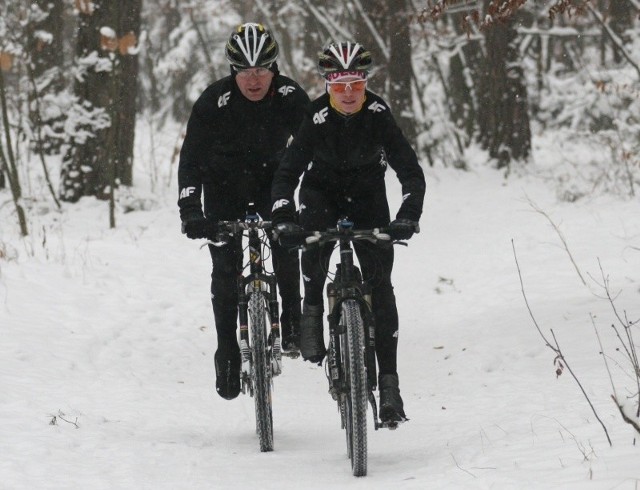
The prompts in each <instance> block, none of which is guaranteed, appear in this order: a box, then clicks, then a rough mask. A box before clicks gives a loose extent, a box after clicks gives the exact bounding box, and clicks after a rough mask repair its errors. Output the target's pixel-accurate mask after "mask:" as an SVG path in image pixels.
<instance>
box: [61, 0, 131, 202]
mask: <svg viewBox="0 0 640 490" xmlns="http://www.w3.org/2000/svg"><path fill="white" fill-rule="evenodd" d="M80 5H82V6H84V7H83V8H82V9H81V10H80V12H79V18H78V22H79V25H78V45H77V49H76V64H83V65H84V66H86V71H85V73H84V78H83V79H82V80H79V81H77V82H76V86H75V90H74V91H75V95H76V96H77V97H78V103H79V107H78V110H81V111H85V112H86V111H93V113H94V114H95V115H96V116H95V117H92V118H91V121H89V122H88V123H87V124H88V126H87V127H85V128H80V129H84V130H85V132H84V133H82V136H83V137H82V138H78V137H76V138H75V139H74V140H73V141H72V144H71V145H70V147H69V150H68V151H67V154H66V155H65V156H64V158H63V167H62V191H61V197H62V199H64V200H66V201H70V202H75V201H77V200H78V199H80V198H81V197H82V196H97V197H98V198H101V199H110V198H112V194H111V193H112V192H113V190H114V189H113V188H114V185H117V184H118V183H124V184H127V185H128V184H131V181H132V177H131V176H132V163H133V160H132V155H133V138H134V134H135V133H134V129H135V112H136V104H135V101H136V93H137V75H138V61H137V52H136V51H133V52H132V49H134V48H135V46H136V44H137V39H138V37H139V29H140V7H141V0H118V1H109V0H93V2H80ZM133 58H135V59H133ZM100 117H101V118H102V119H103V120H104V119H106V120H107V121H108V122H107V123H106V124H103V123H96V120H98V119H99V118H100ZM92 123H93V125H91V124H92ZM87 135H88V137H87Z"/></svg>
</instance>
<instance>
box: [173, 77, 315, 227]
mask: <svg viewBox="0 0 640 490" xmlns="http://www.w3.org/2000/svg"><path fill="white" fill-rule="evenodd" d="M308 104H309V97H308V96H307V94H306V92H305V91H304V90H303V89H302V88H301V87H300V86H299V85H298V84H297V83H296V82H294V81H293V80H291V79H290V78H287V77H285V76H283V75H276V76H274V78H273V82H272V85H271V89H270V91H269V93H268V94H267V96H266V97H265V98H264V99H262V100H261V101H258V102H252V101H250V100H248V99H246V98H245V97H244V96H243V95H242V94H241V93H240V90H239V89H238V86H237V84H236V82H235V80H234V79H233V77H232V76H228V77H225V78H222V79H220V80H218V81H217V82H215V83H213V84H212V85H210V86H209V87H208V88H207V89H206V90H205V91H204V92H203V93H202V95H201V96H200V98H199V99H198V100H197V101H196V103H195V104H194V106H193V109H192V112H191V116H190V117H189V122H188V124H187V132H186V136H185V139H184V143H183V145H182V149H181V152H180V164H179V167H178V186H179V199H178V206H179V207H180V217H181V218H182V219H183V220H185V219H189V218H193V217H198V216H202V205H201V194H202V191H203V190H204V213H205V215H206V216H207V217H208V218H211V219H216V220H218V219H237V218H241V217H243V216H244V211H245V210H246V206H247V203H248V202H255V203H256V204H257V205H258V207H259V210H260V211H261V212H262V213H268V211H269V208H270V193H271V180H272V177H273V173H274V171H275V169H276V168H277V166H278V163H279V160H280V158H281V156H282V153H283V151H284V149H285V147H286V145H287V142H288V140H289V138H290V137H291V136H292V135H294V134H295V133H296V130H297V129H298V127H299V126H300V123H301V121H302V118H303V115H304V112H305V110H306V108H307V106H308ZM266 218H268V216H267V217H265V219H266Z"/></svg>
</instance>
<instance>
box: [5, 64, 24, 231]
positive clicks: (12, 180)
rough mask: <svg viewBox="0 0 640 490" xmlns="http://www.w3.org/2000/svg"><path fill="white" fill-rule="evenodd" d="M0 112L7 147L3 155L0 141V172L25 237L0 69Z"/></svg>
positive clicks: (18, 185) (18, 178)
mask: <svg viewBox="0 0 640 490" xmlns="http://www.w3.org/2000/svg"><path fill="white" fill-rule="evenodd" d="M0 111H1V113H2V127H3V128H4V138H5V142H6V145H7V147H6V148H7V152H6V154H5V151H4V150H3V147H2V143H1V140H0V164H2V167H1V168H0V170H2V171H4V173H5V174H6V176H7V179H8V180H9V187H10V188H11V196H12V197H13V204H14V205H15V208H16V214H17V215H18V224H19V225H20V233H21V234H22V236H27V235H28V234H29V230H28V228H27V217H26V214H25V212H24V208H23V207H22V202H21V199H22V187H21V186H20V177H19V175H18V169H17V167H16V160H15V157H14V153H13V143H12V140H11V131H10V127H9V114H8V108H7V97H6V91H5V83H4V74H3V73H2V69H0Z"/></svg>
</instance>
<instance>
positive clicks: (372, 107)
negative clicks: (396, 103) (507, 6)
mask: <svg viewBox="0 0 640 490" xmlns="http://www.w3.org/2000/svg"><path fill="white" fill-rule="evenodd" d="M368 109H369V110H370V111H373V112H382V111H384V110H385V109H386V107H385V106H383V105H382V104H381V103H380V102H374V103H373V104H371V105H370V106H369V107H368Z"/></svg>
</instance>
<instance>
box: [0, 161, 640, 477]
mask: <svg viewBox="0 0 640 490" xmlns="http://www.w3.org/2000/svg"><path fill="white" fill-rule="evenodd" d="M428 181H429V188H428V194H427V201H426V210H425V215H424V219H423V221H422V223H421V226H422V233H420V234H419V235H417V236H416V237H415V238H414V239H412V240H411V242H410V245H409V247H408V248H406V249H405V248H398V249H397V251H396V257H397V258H396V268H395V274H394V282H395V286H396V295H397V297H398V305H399V311H400V316H401V333H400V348H399V352H400V359H399V372H400V380H401V389H402V394H403V397H404V400H405V405H406V408H407V414H408V416H409V417H410V419H411V420H410V422H409V423H407V424H405V425H404V426H403V427H401V428H400V429H399V430H397V431H382V430H381V431H377V432H375V431H374V430H373V427H371V426H370V430H369V476H368V477H366V478H364V479H355V478H353V477H352V476H351V474H350V466H349V461H348V459H347V458H346V450H345V443H344V434H343V432H342V431H341V430H340V427H339V415H338V413H337V410H336V406H335V402H333V401H332V400H331V398H330V396H329V395H328V393H327V383H326V379H325V377H324V372H323V370H322V369H321V368H318V367H314V366H312V365H310V364H309V363H303V362H302V361H301V360H300V359H298V360H290V359H286V360H285V366H284V373H283V374H282V376H280V377H279V378H277V379H276V380H275V386H274V392H273V396H274V402H273V403H274V425H275V427H274V434H275V451H274V452H273V453H270V454H261V453H260V452H259V450H258V442H257V439H256V437H255V431H254V427H255V425H254V414H253V400H252V399H251V398H249V397H246V396H241V397H239V398H238V399H237V400H234V401H232V402H227V401H225V400H222V399H221V398H219V397H218V396H217V395H216V394H215V391H214V388H213V386H214V366H213V353H214V351H215V332H214V327H213V320H212V314H211V306H210V302H209V295H208V288H209V256H208V253H207V251H206V250H200V249H199V244H198V243H197V242H193V241H189V240H187V239H185V238H184V237H183V236H181V235H180V233H179V229H178V228H179V227H178V218H177V215H176V210H175V209H174V204H173V203H172V199H167V201H168V202H167V203H166V204H161V205H160V206H159V207H158V208H156V209H154V210H152V211H143V212H133V213H128V214H124V215H120V216H119V217H118V218H119V223H118V228H117V229H116V230H113V231H109V230H108V229H106V223H105V221H106V204H105V203H97V202H92V201H87V203H86V205H84V206H78V207H74V208H73V209H70V210H69V211H68V212H67V214H65V215H64V216H65V217H64V224H63V226H62V227H61V226H60V225H58V224H56V223H55V222H54V221H53V219H52V216H51V215H45V216H42V217H39V219H40V220H42V223H43V227H35V228H34V229H36V230H40V231H37V232H35V233H34V236H33V237H32V238H31V239H30V240H29V242H28V243H30V246H31V248H32V250H33V252H32V255H33V256H32V257H29V255H28V254H26V253H25V251H24V250H23V249H20V258H19V259H18V260H17V261H4V262H0V267H1V269H0V272H1V275H0V325H1V329H2V339H1V340H0V359H2V360H1V361H0V386H1V387H2V389H1V390H0V420H2V421H3V422H4V423H3V424H2V425H1V426H0V454H2V455H3V457H2V458H0V481H1V482H2V483H0V488H3V489H5V488H6V489H10V490H13V489H16V490H17V489H34V488H36V489H79V488H91V489H115V488H117V489H120V488H122V489H129V488H131V489H162V488H167V489H176V488H184V489H201V488H202V489H204V488H216V489H227V488H229V489H230V488H248V487H251V486H257V487H258V488H269V489H270V488H274V489H275V488H278V489H283V488H284V489H287V488H309V489H316V488H317V489H320V488H367V489H377V488H380V489H382V488H384V489H388V488H403V489H404V488H407V489H414V488H415V489H418V488H420V489H423V488H456V489H457V488H473V489H476V488H609V487H614V486H615V487H616V488H634V487H633V485H634V484H635V482H637V481H638V479H640V473H639V472H638V471H637V470H636V469H635V468H636V467H637V465H636V464H635V463H634V464H629V461H637V457H638V449H637V448H634V447H633V446H632V445H631V441H632V437H633V434H632V433H631V431H630V429H629V428H628V426H626V425H624V424H623V423H622V422H621V421H620V420H619V415H618V414H617V413H616V411H615V407H614V406H613V405H612V404H611V403H610V401H609V400H608V393H609V392H610V387H609V382H608V380H607V378H606V374H605V372H604V369H603V366H602V363H601V359H599V358H598V355H597V352H598V347H597V345H596V340H595V337H594V334H593V327H592V326H591V324H590V321H589V313H593V314H594V315H596V317H597V318H600V317H602V318H603V324H602V328H606V323H607V322H609V323H610V322H611V321H612V320H611V314H610V311H609V310H610V307H609V305H608V304H607V302H606V301H604V300H602V299H599V298H597V297H596V296H594V294H593V291H592V290H595V289H596V287H595V286H593V285H590V286H589V287H585V286H584V285H582V284H581V282H580V280H579V278H578V276H577V273H576V271H575V268H574V267H573V265H572V264H571V262H570V261H569V259H568V256H567V253H566V251H565V250H564V249H563V248H562V246H561V244H560V242H559V240H558V236H557V234H556V232H555V231H554V230H553V228H552V227H551V225H550V224H549V222H548V221H547V220H546V219H545V218H544V216H542V215H540V214H539V213H535V212H534V211H533V210H532V209H531V207H530V206H529V204H528V203H527V200H526V196H529V197H530V198H531V199H532V200H534V201H535V202H536V203H537V204H538V205H539V206H540V207H541V208H542V209H545V210H546V211H548V212H549V213H550V216H551V217H552V218H553V219H554V221H555V222H556V223H557V224H558V225H560V226H561V229H562V231H563V232H564V234H565V235H566V238H567V240H568V242H569V245H570V247H571V252H572V253H573V254H574V255H575V260H576V262H577V264H578V266H579V267H580V268H581V269H582V272H583V273H584V274H585V276H587V275H589V274H590V275H592V276H594V277H599V269H598V263H597V259H598V258H600V259H601V261H602V264H603V267H604V268H605V269H606V271H607V273H608V274H610V275H611V278H612V280H613V282H614V284H615V286H616V288H617V289H622V292H621V294H620V296H619V301H620V304H621V305H625V307H626V308H630V309H633V308H636V311H635V313H636V314H637V313H638V311H637V306H636V305H637V304H639V302H638V293H639V289H638V288H639V285H638V278H637V271H639V270H640V254H639V253H638V252H637V251H634V249H633V248H631V247H633V246H636V247H637V243H638V242H637V237H638V236H640V213H638V212H637V211H638V210H637V203H633V202H629V203H624V202H617V201H614V200H612V199H611V200H608V199H600V200H594V201H592V202H585V203H583V204H581V203H577V204H573V205H569V204H558V203H557V202H556V201H555V198H554V196H553V195H552V194H551V193H550V192H549V191H548V190H546V189H545V188H544V187H543V186H542V185H541V183H540V182H537V181H535V180H533V179H525V178H521V179H517V180H516V179H514V180H513V181H510V182H509V185H507V186H505V185H504V183H503V181H502V177H501V176H500V175H499V174H498V173H497V172H495V171H491V170H487V171H482V172H479V173H461V172H452V171H446V170H440V171H439V174H438V176H437V178H436V176H429V177H428ZM390 192H392V193H393V194H394V195H395V196H399V190H398V189H397V186H394V185H393V184H390ZM525 194H526V196H525ZM42 230H44V231H42ZM61 230H62V231H61ZM43 234H46V235H47V241H46V245H44V246H43V245H42V242H43ZM512 239H513V240H514V242H515V244H516V248H517V252H518V258H519V262H520V265H521V268H522V272H523V277H524V281H525V287H526V291H527V295H528V299H529V301H530V304H531V305H532V308H533V311H534V313H535V314H536V317H537V320H538V321H539V323H540V324H541V326H542V327H543V328H544V329H545V330H546V331H548V329H549V328H554V331H555V332H556V333H557V335H558V338H559V340H560V341H561V342H562V343H563V344H564V348H565V349H566V354H567V355H568V356H570V358H571V360H572V361H573V363H574V364H575V367H576V370H577V371H578V372H579V373H580V374H581V376H582V380H583V382H584V383H585V384H586V388H587V390H588V392H589V393H590V394H591V395H593V396H594V399H595V402H596V405H597V408H598V410H599V411H601V415H602V416H603V418H604V419H605V421H606V422H607V424H608V425H609V426H610V430H611V432H612V434H611V435H612V437H613V438H614V439H615V440H616V441H617V445H615V446H614V448H612V449H610V448H609V447H608V444H607V443H606V439H605V438H604V434H603V432H602V430H601V428H600V426H599V425H598V424H597V422H596V421H595V419H594V417H593V414H592V413H591V412H590V410H589V408H588V406H587V404H586V402H585V401H584V399H583V398H582V395H581V394H580V393H579V391H578V389H577V387H576V386H575V383H574V382H573V380H572V379H570V378H569V376H567V375H563V376H562V377H560V378H559V379H557V380H556V379H555V377H554V375H553V370H554V368H553V354H552V353H551V351H550V350H548V349H547V348H545V346H544V344H543V341H542V340H541V339H540V337H539V335H538V333H537V332H536V331H535V329H534V327H533V325H532V323H531V319H530V318H529V316H528V313H527V311H526V308H525V306H524V302H523V300H522V293H521V291H520V285H519V281H518V275H517V269H516V267H515V262H514V258H513V250H512V248H511V240H512ZM15 243H18V242H17V241H16V242H15ZM16 248H20V247H18V246H17V245H16ZM592 284H593V283H592ZM602 393H604V394H605V395H604V396H601V394H602ZM61 414H63V415H61ZM54 416H55V417H56V425H49V424H50V422H51V421H52V419H53V417H54ZM61 417H63V418H64V419H66V420H67V421H65V420H62V418H61ZM72 422H76V423H77V426H78V427H77V428H76V426H75V425H74V423H72ZM592 453H593V454H592Z"/></svg>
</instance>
